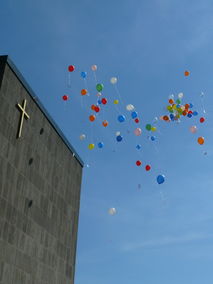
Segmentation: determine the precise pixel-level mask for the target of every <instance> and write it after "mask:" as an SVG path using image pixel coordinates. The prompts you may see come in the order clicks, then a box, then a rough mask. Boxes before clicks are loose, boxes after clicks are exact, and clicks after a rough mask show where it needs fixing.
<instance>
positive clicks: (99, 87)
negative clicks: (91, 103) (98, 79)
mask: <svg viewBox="0 0 213 284" xmlns="http://www.w3.org/2000/svg"><path fill="white" fill-rule="evenodd" d="M103 88H104V85H103V84H97V85H96V90H97V91H98V92H101V91H102V90H103Z"/></svg>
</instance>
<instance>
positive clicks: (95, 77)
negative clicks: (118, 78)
mask: <svg viewBox="0 0 213 284" xmlns="http://www.w3.org/2000/svg"><path fill="white" fill-rule="evenodd" d="M93 75H94V79H95V83H96V84H97V82H98V80H97V76H96V73H95V71H93Z"/></svg>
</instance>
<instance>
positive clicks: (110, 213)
mask: <svg viewBox="0 0 213 284" xmlns="http://www.w3.org/2000/svg"><path fill="white" fill-rule="evenodd" d="M108 213H109V215H115V214H116V209H115V208H110V209H109V210H108Z"/></svg>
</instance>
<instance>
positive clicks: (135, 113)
mask: <svg viewBox="0 0 213 284" xmlns="http://www.w3.org/2000/svg"><path fill="white" fill-rule="evenodd" d="M137 116H138V113H137V112H136V111H133V112H132V113H131V117H132V118H133V119H134V118H136V117H137Z"/></svg>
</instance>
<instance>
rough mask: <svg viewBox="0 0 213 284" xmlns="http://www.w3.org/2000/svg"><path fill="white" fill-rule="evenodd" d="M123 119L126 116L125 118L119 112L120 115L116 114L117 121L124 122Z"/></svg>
mask: <svg viewBox="0 0 213 284" xmlns="http://www.w3.org/2000/svg"><path fill="white" fill-rule="evenodd" d="M125 120H126V118H125V116H124V115H122V114H120V115H119V116H118V121H119V122H124V121H125Z"/></svg>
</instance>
